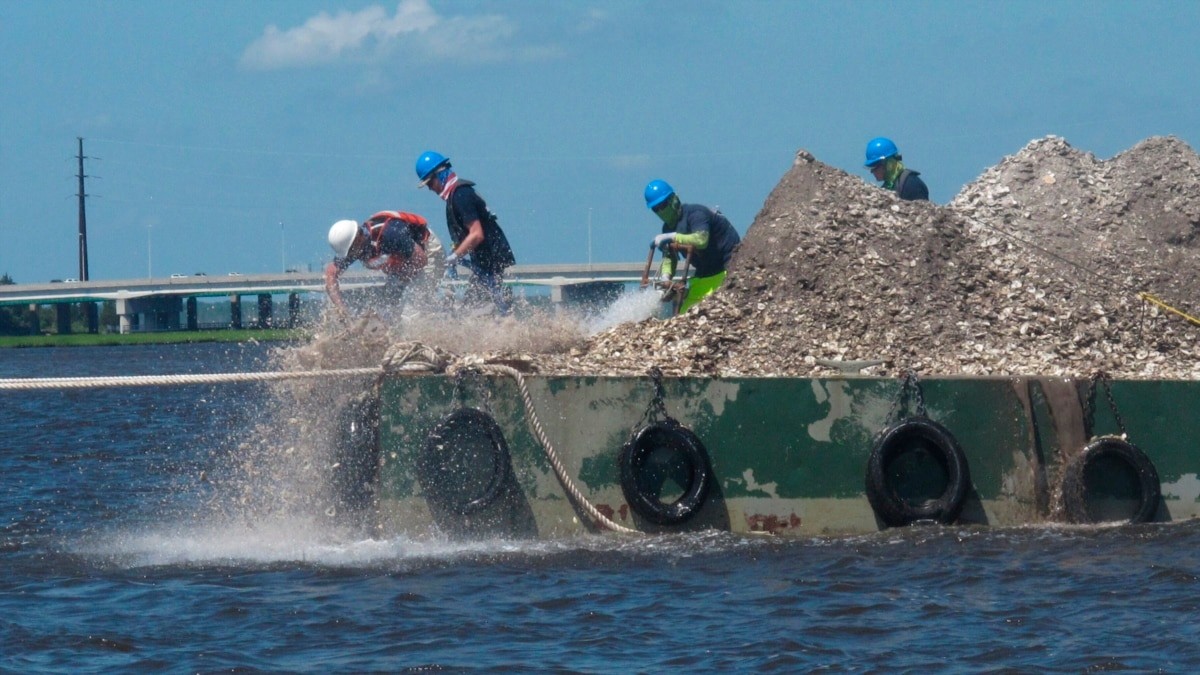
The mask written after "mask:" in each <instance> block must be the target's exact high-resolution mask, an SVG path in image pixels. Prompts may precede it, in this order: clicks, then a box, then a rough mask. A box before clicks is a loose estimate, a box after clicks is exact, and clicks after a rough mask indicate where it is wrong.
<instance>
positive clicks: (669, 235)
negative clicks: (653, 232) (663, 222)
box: [650, 232, 675, 253]
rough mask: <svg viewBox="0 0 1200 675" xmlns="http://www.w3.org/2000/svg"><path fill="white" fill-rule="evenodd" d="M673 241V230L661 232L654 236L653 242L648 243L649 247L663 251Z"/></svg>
mask: <svg viewBox="0 0 1200 675" xmlns="http://www.w3.org/2000/svg"><path fill="white" fill-rule="evenodd" d="M673 241H675V233H674V232H663V233H662V234H660V235H658V236H657V237H655V238H654V242H653V243H652V244H650V248H656V249H658V250H660V251H662V252H664V253H666V251H667V245H668V244H670V243H671V242H673Z"/></svg>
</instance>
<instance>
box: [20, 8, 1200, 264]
mask: <svg viewBox="0 0 1200 675" xmlns="http://www.w3.org/2000/svg"><path fill="white" fill-rule="evenodd" d="M1198 26H1200V3H1197V2H1186V1H1183V0H1180V1H1178V2H1072V1H1060V2H998V3H996V2H993V3H982V2H932V1H930V2H920V1H915V2H894V3H885V2H799V1H797V2H785V1H774V2H766V1H761V2H756V1H751V0H742V1H738V2H709V1H703V0H700V1H695V0H693V1H690V2H684V1H672V0H658V1H653V2H634V1H613V2H561V1H559V0H537V1H535V0H505V1H502V2H501V1H490V0H464V1H459V2H439V1H437V0H402V1H400V2H383V3H372V2H352V1H346V0H340V1H339V0H327V1H320V2H318V1H311V0H272V1H256V2H238V1H234V0H212V1H208V2H149V1H148V0H147V1H134V0H124V1H118V2H112V1H108V2H91V1H82V0H79V1H70V2H67V1H62V0H38V1H36V2H35V1H28V2H25V1H20V0H0V73H2V76H0V91H2V92H3V99H4V102H3V104H0V273H3V272H7V273H9V274H10V275H12V276H13V277H14V278H15V279H16V280H17V281H18V282H38V281H46V280H49V279H51V278H65V277H74V276H76V270H77V265H78V263H77V246H76V241H77V235H76V231H77V223H78V217H77V210H76V206H77V200H76V197H75V193H76V179H75V173H76V161H75V159H74V155H75V153H76V137H79V136H82V137H83V138H84V139H85V140H84V151H85V154H86V155H88V156H90V157H93V158H95V159H89V160H87V162H86V165H85V166H86V173H87V174H89V175H90V176H92V178H89V179H88V184H87V191H88V193H89V194H90V195H91V197H89V199H88V211H87V218H88V238H89V243H90V263H91V276H92V278H93V279H121V278H137V277H145V276H147V274H148V273H150V272H153V274H154V276H167V275H169V274H171V273H187V274H190V273H194V272H200V271H203V272H206V273H208V274H224V273H226V272H230V271H238V272H243V273H256V272H276V271H280V270H281V269H282V267H283V266H285V265H286V266H288V267H307V266H312V267H313V269H317V268H318V267H319V266H320V265H321V264H322V263H323V262H324V261H326V260H327V259H328V258H329V256H330V252H329V248H328V246H327V244H326V243H325V233H326V231H327V229H328V227H329V225H330V224H331V223H333V222H334V221H335V220H338V219H341V218H354V219H358V220H361V219H363V218H365V217H367V216H368V215H370V214H371V213H373V212H375V211H377V210H382V209H401V210H408V211H414V212H417V213H420V214H422V215H424V216H426V217H427V218H429V219H430V221H431V222H432V223H434V224H435V231H436V232H438V233H439V235H440V236H442V237H443V238H446V230H445V224H444V215H443V213H444V211H443V208H444V207H443V205H442V203H441V202H440V201H439V200H437V199H436V197H434V196H433V195H432V194H431V193H429V192H427V191H418V190H416V189H415V188H414V184H415V176H414V174H413V163H414V160H415V159H416V156H417V155H418V154H419V153H420V152H421V151H423V150H426V149H435V150H438V151H440V152H442V153H444V154H446V155H448V156H450V158H451V159H452V160H453V161H454V164H455V168H456V169H457V170H458V171H459V174H460V175H461V176H463V177H465V178H469V179H471V180H474V181H476V182H477V183H478V186H479V190H480V192H481V194H483V196H484V197H485V198H486V199H487V200H488V202H489V204H490V205H491V206H492V208H493V210H494V211H495V212H496V213H497V214H498V215H499V217H500V222H501V225H502V226H503V227H504V228H505V230H506V232H507V233H508V236H509V238H510V240H511V241H512V243H513V247H514V249H515V250H516V254H517V258H518V261H519V262H526V263H548V262H560V261H561V262H587V261H588V259H589V234H588V233H589V222H590V231H591V236H590V256H591V259H592V260H594V261H597V262H600V261H639V260H641V259H643V258H642V256H643V255H644V251H645V247H646V243H647V242H648V241H649V239H650V238H651V237H652V235H653V234H654V233H655V232H656V231H657V229H658V223H657V221H656V219H655V218H654V216H653V215H652V214H651V213H650V212H649V211H647V210H646V209H645V206H644V204H643V202H642V197H641V193H642V188H643V186H644V185H645V184H646V182H647V181H649V180H650V179H652V178H662V179H665V180H667V181H668V182H670V183H671V184H672V185H674V186H675V188H676V190H677V191H678V192H679V194H680V196H681V197H682V198H683V200H684V201H688V202H700V203H704V204H708V205H710V206H720V207H721V209H722V210H723V211H724V212H725V213H726V215H728V216H729V217H730V219H731V220H732V221H733V223H734V225H735V226H736V227H737V228H738V229H739V231H741V232H742V233H743V234H744V233H745V231H746V229H747V228H748V227H749V226H750V224H751V222H752V221H753V219H754V217H755V215H756V214H757V212H758V210H759V208H761V206H762V203H763V200H764V199H765V198H766V196H767V194H768V193H769V192H770V191H771V189H772V188H773V187H774V186H775V184H776V183H777V182H778V180H779V179H780V177H781V176H782V175H783V174H784V172H786V171H787V169H788V168H789V166H790V164H791V160H792V157H793V155H794V153H795V151H796V150H797V149H799V148H806V149H808V150H810V151H811V152H813V154H815V155H816V156H817V158H818V159H820V160H822V161H824V162H826V163H829V164H832V165H834V166H838V167H840V168H843V169H845V170H847V171H850V172H852V173H855V174H856V175H859V176H862V177H863V179H864V180H870V176H869V174H867V173H866V172H865V171H863V169H862V167H861V164H862V154H863V148H864V146H865V143H866V141H867V140H868V139H869V138H871V137H872V136H876V135H888V136H891V137H892V138H893V139H894V140H895V141H896V142H897V143H898V144H899V146H900V149H901V151H902V152H903V154H904V156H905V160H906V163H907V164H908V165H909V166H910V167H911V168H915V169H917V170H919V171H921V172H922V173H923V175H924V177H925V178H926V182H927V183H928V184H929V186H930V190H931V193H932V196H933V199H934V200H935V201H937V202H942V203H944V202H946V201H948V200H949V199H950V198H951V197H953V196H954V194H955V193H957V192H958V190H959V189H960V188H961V187H962V186H963V185H964V184H966V183H969V182H970V181H972V180H974V179H975V178H976V177H978V175H979V174H980V173H981V172H982V171H983V170H984V169H986V168H987V167H989V166H991V165H993V164H995V163H997V162H998V161H1000V159H1001V158H1002V157H1003V156H1004V155H1007V154H1012V153H1014V152H1016V151H1017V150H1019V149H1020V148H1021V147H1022V146H1023V145H1024V144H1025V143H1026V142H1028V141H1029V140H1031V139H1033V138H1038V137H1041V136H1044V135H1046V134H1051V133H1053V134H1058V135H1061V136H1064V137H1066V138H1067V140H1069V141H1070V142H1071V143H1072V144H1073V145H1074V146H1075V147H1077V148H1080V149H1083V150H1087V151H1091V152H1094V153H1096V155H1097V156H1099V157H1102V158H1107V157H1111V156H1112V155H1113V154H1115V153H1117V152H1120V151H1122V150H1124V149H1127V148H1129V147H1130V146H1132V145H1133V144H1134V143H1136V142H1137V141H1139V140H1142V139H1144V138H1147V137H1149V136H1152V135H1160V134H1173V135H1176V136H1179V137H1180V138H1182V139H1183V140H1185V141H1187V142H1188V143H1189V144H1191V145H1192V146H1193V147H1196V145H1197V144H1198V143H1200V114H1198V113H1197V111H1198V110H1200V88H1198V87H1197V86H1196V73H1198V72H1200V48H1197V43H1196V28H1197V27H1198Z"/></svg>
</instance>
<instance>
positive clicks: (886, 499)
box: [866, 417, 971, 527]
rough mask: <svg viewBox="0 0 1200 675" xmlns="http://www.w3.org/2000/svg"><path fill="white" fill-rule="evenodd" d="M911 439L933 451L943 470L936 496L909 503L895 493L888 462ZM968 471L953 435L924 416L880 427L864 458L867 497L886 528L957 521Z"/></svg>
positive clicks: (964, 498) (910, 442)
mask: <svg viewBox="0 0 1200 675" xmlns="http://www.w3.org/2000/svg"><path fill="white" fill-rule="evenodd" d="M914 442H917V443H920V444H921V445H922V446H924V447H925V448H928V449H930V450H933V451H934V454H935V458H936V459H937V461H938V463H940V464H941V465H942V468H943V469H944V470H945V471H946V477H947V480H946V487H945V489H944V490H943V491H942V494H941V495H940V496H939V497H938V498H936V499H930V500H927V501H925V502H924V503H922V504H911V503H909V502H908V501H907V500H905V499H903V498H901V497H900V495H899V494H897V492H896V489H895V487H894V485H893V483H892V481H891V480H889V478H888V471H889V468H890V467H891V465H892V463H893V462H894V461H895V460H896V459H897V458H899V457H900V456H902V455H903V454H904V453H905V451H906V450H908V449H910V448H911V447H912V444H913V443H914ZM970 485H971V473H970V470H969V468H968V467H967V458H966V456H965V455H963V451H962V448H960V447H959V446H958V441H957V440H955V438H954V434H951V433H950V431H949V430H948V429H946V427H944V426H942V425H940V424H938V423H937V422H934V421H933V420H931V419H929V418H928V417H910V418H908V419H905V420H902V421H900V422H897V423H896V424H893V425H892V426H890V427H888V428H887V429H884V430H883V431H881V432H880V433H879V435H878V436H876V437H875V443H874V445H873V447H872V448H871V456H870V458H869V459H868V460H867V486H866V487H867V500H868V501H869V502H870V503H871V508H872V509H874V511H875V515H876V516H877V517H878V518H879V519H880V520H881V521H883V523H884V524H885V525H887V526H888V527H904V526H906V525H911V524H913V523H915V522H919V521H935V522H938V523H941V524H943V525H948V524H950V523H953V522H954V521H956V520H958V516H959V513H961V512H962V507H963V503H964V502H965V501H966V498H967V489H968V488H969V487H970Z"/></svg>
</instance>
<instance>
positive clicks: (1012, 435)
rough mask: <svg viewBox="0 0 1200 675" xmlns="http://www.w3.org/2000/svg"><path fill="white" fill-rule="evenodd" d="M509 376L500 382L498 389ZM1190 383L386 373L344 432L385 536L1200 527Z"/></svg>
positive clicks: (340, 454)
mask: <svg viewBox="0 0 1200 675" xmlns="http://www.w3.org/2000/svg"><path fill="white" fill-rule="evenodd" d="M505 370H507V371H509V372H507V373H506V372H502V371H505ZM1198 409H1200V386H1198V385H1197V383H1196V382H1191V381H1172V380H1117V381H1112V380H1109V379H1108V378H1106V377H1104V376H1103V375H1099V374H1098V375H1097V376H1094V377H1091V378H1084V379H1069V378H1052V377H930V378H925V379H918V378H917V377H916V376H915V375H912V374H906V375H905V376H904V377H902V378H883V377H872V376H862V375H846V376H838V377H824V378H790V377H778V378H761V377H759V378H737V377H730V378H670V377H662V376H661V374H660V373H658V372H657V371H654V372H652V373H650V374H649V375H648V376H646V377H577V376H540V375H521V374H519V373H517V372H516V371H512V370H511V369H499V370H497V369H495V368H492V369H490V370H489V369H488V368H487V367H486V366H485V367H483V368H481V369H477V370H472V369H464V370H460V371H459V372H458V373H457V375H455V376H450V375H446V374H420V375H411V374H403V375H389V376H385V377H383V378H381V380H380V381H379V383H378V386H377V387H376V388H375V389H374V390H373V391H372V392H371V394H370V395H369V396H364V397H363V398H362V399H361V400H360V401H358V402H357V403H356V404H355V405H353V406H351V407H349V408H347V410H346V411H344V413H343V415H342V416H341V421H340V422H339V429H340V431H339V436H338V441H337V443H336V446H337V449H336V453H337V457H335V463H334V464H335V466H337V467H339V471H340V473H339V474H338V480H336V481H335V484H336V485H337V486H338V491H339V499H341V500H342V502H343V503H344V511H347V512H351V513H355V514H357V516H358V517H360V518H363V519H365V520H366V522H368V523H369V524H370V526H371V527H373V528H375V529H376V530H377V531H378V532H379V533H380V534H381V535H384V536H388V535H396V534H406V535H408V536H420V535H421V534H422V533H431V532H436V533H439V534H440V535H444V536H449V537H452V538H477V537H501V538H557V537H569V536H574V535H579V534H583V533H588V532H597V531H603V530H617V531H621V532H638V533H647V534H655V533H668V532H688V531H696V530H705V529H717V530H723V531H729V532H733V533H740V534H771V535H778V536H782V537H806V536H814V535H841V534H859V533H868V532H876V531H879V530H882V529H886V528H889V527H901V526H910V525H917V524H923V523H931V524H938V523H940V524H947V525H948V524H957V525H967V526H991V527H1020V526H1030V525H1044V524H1053V523H1066V524H1091V523H1110V522H1116V523H1124V522H1132V523H1138V522H1166V521H1179V520H1184V519H1190V518H1194V517H1196V516H1197V515H1200V479H1198V478H1197V476H1198V474H1200V452H1197V447H1196V446H1197V443H1198V442H1200V418H1198V417H1197V416H1196V415H1195V411H1196V410H1198Z"/></svg>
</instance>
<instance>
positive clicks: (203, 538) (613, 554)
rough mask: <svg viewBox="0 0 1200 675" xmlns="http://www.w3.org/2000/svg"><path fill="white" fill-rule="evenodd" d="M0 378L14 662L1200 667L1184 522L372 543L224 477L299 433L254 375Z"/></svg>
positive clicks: (5, 651) (227, 354) (149, 353)
mask: <svg viewBox="0 0 1200 675" xmlns="http://www.w3.org/2000/svg"><path fill="white" fill-rule="evenodd" d="M268 367H269V364H268V348H267V347H264V346H253V345H251V346H241V347H239V346H232V347H230V346H224V345H220V346H214V345H195V346H162V347H125V348H79V349H36V350H6V351H3V352H0V377H31V376H41V377H47V376H66V375H105V374H122V373H177V372H196V371H204V372H225V371H233V370H249V369H265V368H268ZM0 399H2V400H3V403H2V405H0V439H2V440H0V443H2V444H3V445H2V452H0V507H2V511H0V514H2V515H0V572H2V574H0V645H2V647H0V668H2V669H4V670H7V671H12V672H39V671H43V672H45V671H50V672H72V673H75V672H95V671H104V672H110V671H127V670H139V671H140V670H164V671H199V672H211V671H223V670H231V669H240V670H266V671H308V672H314V671H315V672H331V671H338V672H361V671H392V672H395V671H404V670H409V669H413V670H422V671H433V672H439V671H459V670H466V669H479V670H495V669H508V670H516V671H533V670H553V671H579V672H633V671H640V672H656V671H674V670H705V671H713V670H722V671H741V672H751V671H753V672H758V671H781V672H799V671H811V670H827V671H907V672H982V671H1005V670H1009V671H1013V672H1018V671H1045V670H1053V671H1063V672H1080V671H1093V670H1115V671H1123V670H1124V671H1141V672H1144V671H1162V672H1192V671H1195V670H1197V669H1198V668H1200V647H1198V646H1197V645H1198V644H1200V629H1198V628H1197V627H1196V621H1195V617H1196V616H1197V615H1198V613H1200V560H1198V557H1200V553H1197V551H1200V525H1197V524H1191V523H1184V524H1174V525H1165V526H1162V525H1160V526H1141V527H1122V528H1107V529H1061V528H1035V529H1022V530H977V529H972V530H968V529H957V528H929V529H924V528H921V529H910V530H905V531H891V532H884V533H880V534H877V535H872V536H867V537H856V538H820V539H808V540H802V541H777V540H771V539H766V538H745V537H735V536H731V535H727V534H719V533H711V534H702V535H689V536H678V537H658V538H648V539H642V540H636V541H634V540H625V539H619V538H612V537H601V536H597V537H587V538H581V539H572V540H563V541H553V542H505V541H487V542H470V543H461V542H460V543H449V542H436V541H435V542H432V543H431V542H430V541H428V540H420V541H418V540H405V539H396V540H384V541H381V540H374V539H370V538H366V537H363V536H361V535H357V534H354V533H349V532H343V531H339V530H337V529H336V528H332V527H330V526H328V525H327V524H326V523H324V522H323V521H322V519H321V518H320V512H319V511H312V510H309V509H306V508H303V507H301V506H300V504H301V502H302V500H295V501H294V502H289V501H288V500H276V501H270V500H261V499H259V500H256V499H255V498H253V497H246V496H245V495H244V494H243V495H241V496H238V493H237V492H236V491H229V490H226V489H225V487H226V484H225V483H224V482H223V481H229V480H232V477H233V476H238V475H241V476H243V478H244V477H245V474H244V472H243V473H239V471H238V470H236V469H237V468H239V467H244V465H245V463H244V462H243V461H242V460H243V459H244V458H242V457H239V453H247V452H251V453H258V454H259V455H260V456H261V454H262V448H261V447H258V446H261V445H263V444H265V445H268V446H269V445H270V439H269V438H268V439H266V441H264V439H263V438H262V437H261V436H262V434H263V431H262V429H263V428H264V425H265V428H267V429H271V428H276V429H279V430H280V431H278V435H279V436H280V447H278V448H276V450H278V451H279V452H280V453H283V452H285V451H287V449H288V448H290V447H293V446H292V445H288V444H289V443H291V441H290V440H289V439H287V438H286V432H285V431H284V430H285V429H286V427H287V424H277V422H276V421H271V420H264V418H265V417H279V416H286V415H287V411H281V410H279V409H278V403H277V402H276V403H272V404H270V405H266V404H265V403H264V402H265V401H269V400H271V397H270V396H269V395H268V394H267V393H266V392H265V391H264V390H263V389H261V388H259V387H258V386H257V385H236V386H234V385H222V386H213V387H196V386H188V387H149V388H142V387H138V388H112V389H97V390H74V391H48V392H34V393H28V392H6V391H0ZM272 425H276V426H272ZM246 438H251V440H252V441H254V442H253V443H252V444H251V446H253V447H248V446H247V444H246ZM283 446H287V447H283ZM293 450H294V448H293ZM259 461H261V457H260V460H259ZM289 461H291V460H289ZM260 468H261V467H260ZM256 475H257V474H256ZM272 480H275V479H272ZM264 485H269V486H271V489H279V490H281V491H295V492H296V493H297V494H299V493H301V492H303V491H302V490H299V489H298V488H295V486H291V485H282V484H278V483H272V482H270V481H268V482H266V483H264ZM265 503H270V504H271V505H272V508H270V509H265V510H264V509H262V506H263V504H265ZM293 506H294V507H296V508H292V507H293Z"/></svg>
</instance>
